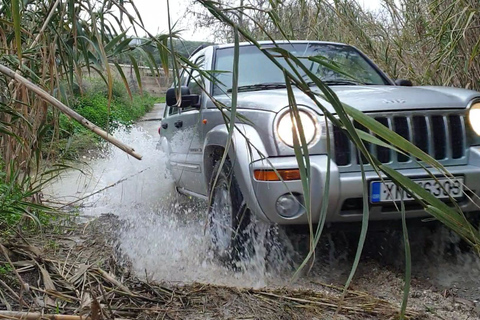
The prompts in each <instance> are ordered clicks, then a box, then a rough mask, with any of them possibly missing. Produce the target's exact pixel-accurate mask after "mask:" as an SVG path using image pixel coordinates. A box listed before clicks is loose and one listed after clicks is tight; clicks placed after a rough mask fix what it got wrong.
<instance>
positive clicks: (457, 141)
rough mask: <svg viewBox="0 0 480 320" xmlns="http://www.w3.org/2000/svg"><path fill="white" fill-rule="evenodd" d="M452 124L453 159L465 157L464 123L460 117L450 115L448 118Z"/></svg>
mask: <svg viewBox="0 0 480 320" xmlns="http://www.w3.org/2000/svg"><path fill="white" fill-rule="evenodd" d="M448 119H449V124H450V127H449V129H450V142H451V145H452V159H459V158H461V157H463V152H464V151H463V150H464V149H463V148H464V145H463V143H464V140H463V123H462V119H461V118H460V116H458V115H450V116H449V117H448Z"/></svg>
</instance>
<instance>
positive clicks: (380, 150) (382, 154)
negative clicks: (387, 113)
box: [375, 117, 390, 163]
mask: <svg viewBox="0 0 480 320" xmlns="http://www.w3.org/2000/svg"><path fill="white" fill-rule="evenodd" d="M375 120H377V121H378V122H380V123H381V124H383V125H384V126H385V127H387V128H388V127H389V125H388V119H387V118H385V117H379V118H375ZM378 138H380V137H378ZM380 140H382V141H384V142H385V140H383V139H382V138H380ZM376 147H377V148H376V149H377V150H376V151H377V159H378V161H380V162H381V163H388V162H390V149H389V148H386V147H382V146H378V145H377V146H376Z"/></svg>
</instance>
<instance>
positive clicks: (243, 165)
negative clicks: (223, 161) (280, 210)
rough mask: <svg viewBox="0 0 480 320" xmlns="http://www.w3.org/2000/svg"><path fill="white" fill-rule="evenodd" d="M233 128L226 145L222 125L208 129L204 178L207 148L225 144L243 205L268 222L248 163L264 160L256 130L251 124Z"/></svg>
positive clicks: (264, 152) (205, 157) (265, 152)
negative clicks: (257, 195) (242, 198)
mask: <svg viewBox="0 0 480 320" xmlns="http://www.w3.org/2000/svg"><path fill="white" fill-rule="evenodd" d="M235 126H236V128H235V130H234V132H233V134H232V140H231V143H230V146H229V147H228V144H227V142H228V130H227V127H226V125H225V124H222V125H218V126H216V127H214V128H213V129H212V130H210V131H209V132H208V133H207V135H206V136H205V140H204V145H203V150H204V155H203V157H204V158H203V167H204V173H205V179H206V180H205V181H207V185H208V182H209V181H210V175H211V169H210V168H209V166H210V167H211V163H210V160H209V159H208V158H209V155H208V152H207V150H209V149H210V148H212V147H221V148H223V149H226V148H227V147H228V157H229V158H230V161H231V162H232V164H233V170H234V174H235V177H236V179H237V181H238V185H239V187H240V191H241V192H242V194H243V197H244V199H245V202H246V204H247V206H248V207H249V208H250V210H252V212H253V213H254V214H255V215H256V216H257V217H258V218H260V219H262V220H264V221H266V222H270V220H269V219H268V218H267V216H266V215H265V213H264V212H263V210H262V209H261V207H260V204H259V203H258V201H257V197H256V194H255V190H254V187H253V183H252V176H251V173H250V171H251V169H250V163H252V162H253V161H256V160H260V159H264V158H265V157H266V156H267V151H266V148H265V146H264V144H263V141H262V139H261V138H260V135H259V134H258V132H257V130H255V128H254V127H253V126H251V125H247V124H238V123H237V124H235Z"/></svg>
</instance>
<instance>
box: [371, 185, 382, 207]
mask: <svg viewBox="0 0 480 320" xmlns="http://www.w3.org/2000/svg"><path fill="white" fill-rule="evenodd" d="M380 184H381V182H372V185H371V189H370V193H371V197H370V201H371V202H372V203H376V202H380Z"/></svg>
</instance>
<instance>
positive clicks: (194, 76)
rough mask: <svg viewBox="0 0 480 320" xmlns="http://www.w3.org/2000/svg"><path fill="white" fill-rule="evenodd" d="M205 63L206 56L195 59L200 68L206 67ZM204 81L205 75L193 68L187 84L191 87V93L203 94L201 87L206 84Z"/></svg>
mask: <svg viewBox="0 0 480 320" xmlns="http://www.w3.org/2000/svg"><path fill="white" fill-rule="evenodd" d="M204 64H205V56H200V57H198V58H197V60H196V61H195V65H197V66H198V68H200V69H204V67H205V66H204ZM203 83H204V82H203V77H202V76H201V74H200V73H199V72H198V71H196V70H192V72H191V75H190V77H189V79H188V84H187V86H188V87H189V88H190V93H191V94H202V89H201V87H203V85H204V84H203Z"/></svg>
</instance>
